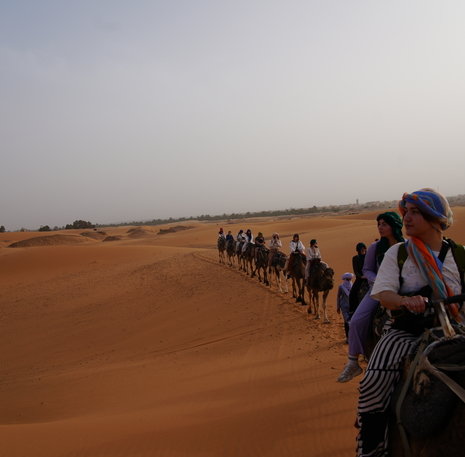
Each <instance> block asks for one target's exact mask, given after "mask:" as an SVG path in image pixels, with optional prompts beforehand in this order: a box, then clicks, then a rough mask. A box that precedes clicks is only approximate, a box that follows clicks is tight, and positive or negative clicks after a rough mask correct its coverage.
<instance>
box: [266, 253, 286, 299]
mask: <svg viewBox="0 0 465 457" xmlns="http://www.w3.org/2000/svg"><path fill="white" fill-rule="evenodd" d="M270 255H272V254H271V253H270ZM286 260H287V256H286V255H285V254H283V253H282V252H276V253H275V254H274V256H273V259H272V260H271V267H270V274H271V273H274V275H275V277H276V285H277V286H278V288H279V291H280V292H281V293H286V294H287V293H288V292H289V290H288V288H287V278H286V274H285V273H284V266H285V265H286ZM281 276H282V277H283V278H284V291H283V288H282V286H281ZM270 285H271V281H270Z"/></svg>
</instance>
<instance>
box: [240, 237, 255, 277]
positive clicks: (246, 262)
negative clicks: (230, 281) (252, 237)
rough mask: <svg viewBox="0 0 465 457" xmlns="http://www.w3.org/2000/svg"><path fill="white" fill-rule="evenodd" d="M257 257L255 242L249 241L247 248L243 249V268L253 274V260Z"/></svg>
mask: <svg viewBox="0 0 465 457" xmlns="http://www.w3.org/2000/svg"><path fill="white" fill-rule="evenodd" d="M254 257H255V244H254V243H250V242H247V246H246V247H245V250H243V251H242V261H243V270H244V271H245V272H246V273H247V274H249V272H250V274H251V275H252V272H253V261H254Z"/></svg>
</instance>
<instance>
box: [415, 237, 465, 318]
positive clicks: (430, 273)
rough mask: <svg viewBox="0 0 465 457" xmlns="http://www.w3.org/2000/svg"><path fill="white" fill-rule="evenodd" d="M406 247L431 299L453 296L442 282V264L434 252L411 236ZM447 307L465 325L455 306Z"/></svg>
mask: <svg viewBox="0 0 465 457" xmlns="http://www.w3.org/2000/svg"><path fill="white" fill-rule="evenodd" d="M406 246H407V252H408V255H409V257H410V258H412V259H413V261H414V262H415V264H416V265H417V267H418V270H419V271H420V274H421V276H422V277H423V279H425V280H426V281H427V282H428V284H429V286H430V287H431V289H432V292H433V299H435V300H438V299H441V298H447V297H450V296H452V295H454V294H453V293H452V290H451V289H450V288H449V286H448V285H447V284H446V282H445V281H444V276H443V275H442V262H441V261H440V260H439V259H438V258H437V257H436V256H435V255H434V252H433V251H432V250H431V249H430V248H429V247H428V246H427V245H426V244H425V243H423V241H421V240H420V239H419V238H416V237H413V236H412V238H411V239H410V240H409V241H408V242H407V243H406ZM447 307H448V308H449V311H450V312H451V314H452V316H453V317H454V319H455V320H456V321H457V322H461V323H465V322H464V321H465V319H464V317H463V316H462V315H461V314H460V313H459V309H460V308H459V307H458V305H457V304H455V303H451V304H449V305H447Z"/></svg>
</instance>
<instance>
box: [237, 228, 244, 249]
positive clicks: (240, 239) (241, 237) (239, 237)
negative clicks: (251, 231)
mask: <svg viewBox="0 0 465 457" xmlns="http://www.w3.org/2000/svg"><path fill="white" fill-rule="evenodd" d="M243 241H245V235H244V230H242V229H240V230H239V232H238V233H237V236H236V249H239V246H240V244H241V243H242V242H243Z"/></svg>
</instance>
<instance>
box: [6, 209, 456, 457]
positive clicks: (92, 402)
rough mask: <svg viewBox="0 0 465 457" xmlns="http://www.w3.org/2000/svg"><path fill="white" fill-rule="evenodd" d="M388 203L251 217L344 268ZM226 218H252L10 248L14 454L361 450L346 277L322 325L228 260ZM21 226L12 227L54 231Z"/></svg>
mask: <svg viewBox="0 0 465 457" xmlns="http://www.w3.org/2000/svg"><path fill="white" fill-rule="evenodd" d="M376 214H377V213H370V214H363V215H350V216H327V217H308V218H296V219H290V220H281V219H280V220H272V219H262V220H258V221H255V222H254V223H253V224H252V223H250V225H251V228H252V229H253V231H254V233H257V231H258V230H261V231H263V232H264V233H265V235H266V236H267V237H269V235H270V234H271V232H273V231H278V232H280V233H281V234H282V235H285V236H284V241H285V243H286V245H287V241H288V240H289V237H290V236H291V235H292V234H293V233H294V232H299V233H301V236H302V238H303V241H304V242H305V243H306V244H308V241H309V239H310V238H317V239H318V241H319V243H320V248H321V251H322V254H323V257H324V260H326V261H327V262H328V263H329V264H330V265H331V266H332V267H333V268H334V269H335V271H336V276H337V278H339V277H340V275H341V274H342V273H344V272H345V271H350V269H351V257H352V255H353V254H354V253H355V251H354V246H355V244H356V243H357V242H358V241H364V242H366V243H369V242H371V241H372V240H374V239H375V238H376V237H377V231H376V223H375V222H374V219H375V217H376ZM455 214H456V225H455V226H454V227H453V228H452V229H451V231H450V235H451V236H452V237H453V238H454V239H456V241H458V242H464V241H465V238H464V237H463V228H464V227H465V223H464V221H465V209H464V208H457V209H455ZM220 225H221V226H223V227H224V228H225V230H232V232H233V233H237V231H238V229H239V228H244V229H246V228H248V225H249V221H247V222H245V223H235V224H226V223H225V222H222V223H221V224H220V223H218V224H217V223H193V224H192V228H191V229H190V230H186V231H178V232H173V233H167V234H165V235H163V236H159V235H158V234H157V231H158V228H157V230H155V229H153V228H151V227H147V228H144V229H143V230H144V235H143V236H136V237H134V238H132V237H130V236H127V235H128V230H129V229H128V227H119V228H105V229H104V231H105V232H106V234H107V235H108V236H119V237H120V238H121V239H120V240H119V241H115V242H112V243H103V242H100V241H99V240H91V239H87V240H86V237H83V236H80V235H79V232H76V233H73V232H72V231H70V233H71V234H72V235H74V236H76V237H78V236H80V238H82V239H83V240H84V242H83V243H79V244H76V245H63V244H61V245H60V244H59V243H56V244H55V245H45V244H40V245H39V247H37V248H35V249H29V248H24V247H23V248H17V249H1V250H0V286H1V288H0V301H1V310H2V319H1V323H2V324H1V332H0V341H1V348H2V364H1V365H0V405H1V408H0V456H7V457H31V456H33V457H41V456H44V457H45V456H46V457H71V456H80V457H99V456H102V457H103V456H106V457H110V456H111V457H117V456H125V457H128V456H131V457H132V456H137V457H139V456H163V457H165V456H174V457H181V456H212V457H213V456H231V457H233V456H234V457H236V456H239V455H241V456H267V457H268V456H293V457H295V456H302V457H303V456H315V457H316V456H318V457H326V456H327V457H338V456H340V457H343V456H344V457H346V456H347V457H348V456H351V455H353V454H354V452H353V451H354V438H355V434H356V431H355V429H354V428H353V422H354V417H355V416H354V411H355V404H356V395H357V384H356V383H355V382H354V383H348V384H338V383H336V382H335V379H336V377H337V375H338V373H339V371H340V369H341V368H342V366H343V364H344V362H345V354H346V348H347V347H346V346H345V345H344V343H343V341H344V337H343V329H342V322H341V320H340V318H339V316H338V315H337V314H336V313H335V294H334V292H332V293H331V294H330V296H329V307H330V318H331V320H332V323H331V324H330V325H324V324H322V323H321V322H319V321H316V320H314V319H313V318H312V317H308V315H307V314H306V312H305V310H304V309H303V308H302V307H300V306H299V305H297V304H296V303H295V302H293V301H292V300H291V299H290V297H289V296H286V295H284V294H280V293H279V292H277V291H276V289H275V288H272V289H271V290H270V289H268V288H265V287H264V286H262V285H261V284H259V283H258V281H256V280H255V279H251V278H249V277H246V276H244V275H243V274H242V273H240V272H238V271H237V270H235V269H232V268H229V267H226V266H222V265H219V264H218V262H217V252H216V249H215V242H216V233H217V229H218V227H219V226H220ZM163 228H164V229H167V228H169V226H164V227H163ZM68 233H69V232H68V231H66V232H60V233H58V234H55V235H53V236H59V237H63V236H66V235H67V234H68ZM22 236H23V235H19V234H11V233H4V234H0V242H1V243H5V241H4V240H8V242H9V243H11V242H15V241H21V239H23V240H27V239H29V240H31V239H34V238H40V237H41V236H42V234H39V233H35V234H34V233H28V234H27V237H26V236H25V237H24V238H21V237H22ZM60 239H61V238H60ZM2 245H3V246H5V244H2Z"/></svg>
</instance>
